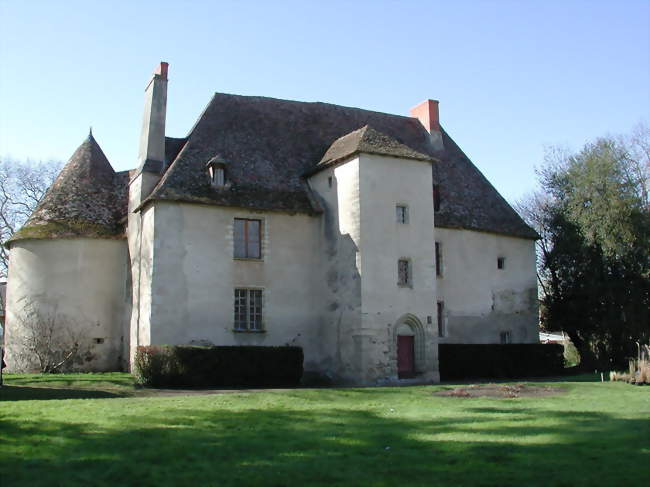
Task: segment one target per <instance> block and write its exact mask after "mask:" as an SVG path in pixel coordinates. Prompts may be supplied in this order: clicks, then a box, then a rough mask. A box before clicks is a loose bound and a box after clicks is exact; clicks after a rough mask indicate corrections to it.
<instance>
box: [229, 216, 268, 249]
mask: <svg viewBox="0 0 650 487" xmlns="http://www.w3.org/2000/svg"><path fill="white" fill-rule="evenodd" d="M234 241H235V258H238V259H261V258H262V220H251V219H248V218H235V228H234Z"/></svg>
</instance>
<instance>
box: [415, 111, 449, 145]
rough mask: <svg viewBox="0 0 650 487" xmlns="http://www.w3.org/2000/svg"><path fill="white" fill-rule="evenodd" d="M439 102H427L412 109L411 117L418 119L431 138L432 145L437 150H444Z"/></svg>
mask: <svg viewBox="0 0 650 487" xmlns="http://www.w3.org/2000/svg"><path fill="white" fill-rule="evenodd" d="M438 103H439V102H438V100H425V101H423V102H422V103H420V104H419V105H417V106H415V107H413V108H411V112H410V113H411V117H414V118H417V119H418V120H419V121H420V123H421V124H422V125H424V128H425V129H427V132H429V135H430V136H431V144H432V145H433V148H434V149H435V150H443V149H444V146H443V144H442V132H441V131H440V112H439V110H438Z"/></svg>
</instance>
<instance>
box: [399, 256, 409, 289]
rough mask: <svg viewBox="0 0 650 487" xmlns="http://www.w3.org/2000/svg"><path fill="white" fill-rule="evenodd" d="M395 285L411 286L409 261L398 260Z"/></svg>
mask: <svg viewBox="0 0 650 487" xmlns="http://www.w3.org/2000/svg"><path fill="white" fill-rule="evenodd" d="M397 285H398V286H404V287H408V286H412V285H413V275H412V270H411V261H410V260H408V259H400V260H398V261H397Z"/></svg>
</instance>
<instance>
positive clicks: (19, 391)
mask: <svg viewBox="0 0 650 487" xmlns="http://www.w3.org/2000/svg"><path fill="white" fill-rule="evenodd" d="M117 397H124V395H123V394H119V393H113V392H107V391H98V390H92V389H71V388H70V389H69V388H61V387H59V388H56V389H55V388H50V387H26V386H15V385H7V384H5V385H3V386H2V387H0V401H45V400H51V399H105V398H117Z"/></svg>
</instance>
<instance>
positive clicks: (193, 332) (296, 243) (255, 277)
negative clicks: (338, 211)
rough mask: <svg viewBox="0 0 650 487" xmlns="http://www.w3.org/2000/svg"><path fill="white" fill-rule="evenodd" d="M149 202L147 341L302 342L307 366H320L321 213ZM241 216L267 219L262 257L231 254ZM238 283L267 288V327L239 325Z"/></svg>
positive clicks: (144, 339)
mask: <svg viewBox="0 0 650 487" xmlns="http://www.w3.org/2000/svg"><path fill="white" fill-rule="evenodd" d="M149 208H153V210H154V212H152V213H153V215H154V217H153V219H152V224H151V226H152V227H153V226H154V225H155V231H154V232H153V237H152V238H151V237H147V239H149V238H151V242H153V247H152V249H151V255H152V256H153V261H152V262H153V266H152V268H151V271H150V275H151V278H150V279H151V284H150V291H146V292H145V291H142V295H141V300H142V301H143V310H144V309H145V308H147V307H149V309H150V316H149V317H148V318H143V317H141V319H140V328H141V341H140V344H141V345H146V344H156V345H163V344H169V345H180V344H215V345H265V346H274V345H275V346H278V345H287V344H289V345H297V346H301V347H303V350H304V353H305V368H306V369H308V370H309V369H310V368H311V369H313V368H317V367H318V365H317V364H319V363H320V360H321V357H320V355H321V351H320V350H321V343H320V338H319V312H318V311H319V307H318V300H319V296H318V294H317V293H316V292H314V286H315V282H317V281H318V279H319V278H320V274H319V273H318V271H317V269H318V251H317V250H316V249H317V247H318V238H317V233H318V222H319V218H317V217H312V216H307V215H304V214H287V213H279V212H263V213H262V212H255V211H249V210H245V209H236V208H227V207H216V206H208V205H196V204H183V203H175V202H174V203H173V202H161V201H156V202H155V203H154V204H153V205H151V206H150V207H149ZM235 218H254V219H261V220H262V230H263V242H262V260H259V261H258V260H243V259H235V258H233V255H234V249H233V226H234V219H235ZM148 226H149V225H148V224H146V223H145V225H144V226H143V228H144V234H146V233H147V227H148ZM148 252H149V251H147V253H148ZM148 279H149V278H145V279H144V281H143V283H144V282H146V281H147V280H148ZM134 280H135V278H134ZM143 287H144V286H143ZM238 287H241V288H260V289H263V299H264V306H263V311H264V332H262V333H255V332H236V331H234V289H235V288H238ZM147 299H150V305H145V304H144V301H145V300H147ZM143 315H144V313H143ZM145 329H146V331H145ZM133 345H135V344H133Z"/></svg>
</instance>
